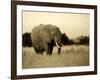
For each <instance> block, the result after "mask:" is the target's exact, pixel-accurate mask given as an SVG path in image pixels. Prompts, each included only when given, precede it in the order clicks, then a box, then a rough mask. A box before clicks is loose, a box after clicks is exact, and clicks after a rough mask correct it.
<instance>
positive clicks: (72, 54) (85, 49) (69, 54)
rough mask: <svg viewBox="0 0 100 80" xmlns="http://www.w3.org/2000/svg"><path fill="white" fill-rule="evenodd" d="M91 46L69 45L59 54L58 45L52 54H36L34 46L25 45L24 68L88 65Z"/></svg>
mask: <svg viewBox="0 0 100 80" xmlns="http://www.w3.org/2000/svg"><path fill="white" fill-rule="evenodd" d="M88 65H89V46H87V45H68V46H64V47H62V49H61V54H60V55H58V54H57V47H54V49H53V53H52V55H47V54H46V53H45V52H44V53H43V54H36V53H35V52H34V48H32V47H30V48H29V47H23V54H22V68H23V69H28V68H48V67H68V66H88Z"/></svg>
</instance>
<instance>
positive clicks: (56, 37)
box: [31, 24, 62, 55]
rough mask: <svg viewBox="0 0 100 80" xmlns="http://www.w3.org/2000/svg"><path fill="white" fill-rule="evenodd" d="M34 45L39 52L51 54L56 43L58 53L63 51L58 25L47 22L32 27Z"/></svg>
mask: <svg viewBox="0 0 100 80" xmlns="http://www.w3.org/2000/svg"><path fill="white" fill-rule="evenodd" d="M31 39H32V45H33V47H34V50H35V51H36V52H37V53H43V52H44V51H46V53H47V54H49V55H51V54H52V51H53V46H54V44H56V45H58V46H57V48H58V53H60V51H61V46H62V44H61V31H60V30H59V28H58V27H56V26H53V25H50V24H47V25H43V24H40V25H38V26H36V27H34V28H33V29H32V32H31Z"/></svg>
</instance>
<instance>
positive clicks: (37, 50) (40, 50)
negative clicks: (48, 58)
mask: <svg viewBox="0 0 100 80" xmlns="http://www.w3.org/2000/svg"><path fill="white" fill-rule="evenodd" d="M34 50H35V52H36V53H38V54H43V52H44V49H37V48H34Z"/></svg>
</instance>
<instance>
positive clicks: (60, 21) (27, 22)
mask: <svg viewBox="0 0 100 80" xmlns="http://www.w3.org/2000/svg"><path fill="white" fill-rule="evenodd" d="M39 24H52V25H56V26H58V27H59V28H60V30H61V32H62V33H66V34H67V35H68V36H69V37H70V38H75V37H78V36H80V35H85V36H88V35H89V14H78V13H54V12H32V11H23V33H25V32H31V30H32V28H33V27H35V26H37V25H39Z"/></svg>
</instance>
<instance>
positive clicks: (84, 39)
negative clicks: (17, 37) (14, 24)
mask: <svg viewBox="0 0 100 80" xmlns="http://www.w3.org/2000/svg"><path fill="white" fill-rule="evenodd" d="M61 39H62V44H63V45H72V44H77V45H78V44H79V45H89V36H79V37H77V38H76V39H69V37H68V36H67V35H66V34H65V33H63V34H62V38H61ZM22 45H23V46H24V47H32V41H31V34H30V33H28V32H26V33H24V34H23V35H22Z"/></svg>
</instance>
